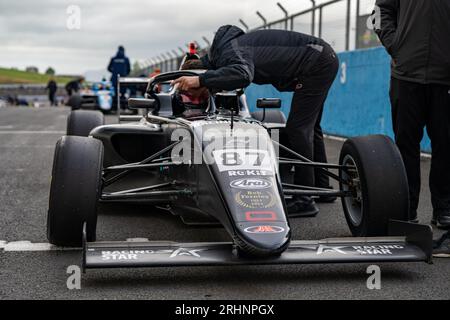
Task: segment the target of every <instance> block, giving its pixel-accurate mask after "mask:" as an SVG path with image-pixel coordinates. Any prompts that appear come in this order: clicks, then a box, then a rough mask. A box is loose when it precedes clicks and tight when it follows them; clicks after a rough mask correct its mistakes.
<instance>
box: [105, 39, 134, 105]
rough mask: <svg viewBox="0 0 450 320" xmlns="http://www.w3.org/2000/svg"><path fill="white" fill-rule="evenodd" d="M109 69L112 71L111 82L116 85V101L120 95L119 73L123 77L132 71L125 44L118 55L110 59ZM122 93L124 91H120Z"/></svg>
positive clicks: (119, 49) (118, 50)
mask: <svg viewBox="0 0 450 320" xmlns="http://www.w3.org/2000/svg"><path fill="white" fill-rule="evenodd" d="M108 71H109V72H111V83H112V84H113V86H114V92H115V97H116V99H114V102H116V101H117V96H118V91H117V79H118V77H119V75H120V76H121V77H126V76H128V75H129V74H130V71H131V67H130V60H129V59H128V57H127V56H125V48H124V47H123V46H119V48H118V49H117V53H116V55H115V56H114V57H112V58H111V60H110V61H109V65H108ZM121 91H122V90H121ZM120 94H123V92H120Z"/></svg>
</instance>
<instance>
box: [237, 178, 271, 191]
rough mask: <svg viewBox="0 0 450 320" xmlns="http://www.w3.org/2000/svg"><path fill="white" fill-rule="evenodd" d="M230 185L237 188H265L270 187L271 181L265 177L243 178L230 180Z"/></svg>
mask: <svg viewBox="0 0 450 320" xmlns="http://www.w3.org/2000/svg"><path fill="white" fill-rule="evenodd" d="M230 186H231V187H232V188H238V189H251V190H254V189H267V188H270V187H272V182H270V181H269V180H266V179H258V178H244V179H237V180H233V181H231V183H230Z"/></svg>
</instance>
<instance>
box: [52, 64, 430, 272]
mask: <svg viewBox="0 0 450 320" xmlns="http://www.w3.org/2000/svg"><path fill="white" fill-rule="evenodd" d="M200 72H202V71H194V70H192V71H175V72H170V73H165V74H160V75H158V76H156V77H154V78H151V79H149V80H146V81H147V82H148V86H147V91H146V98H143V99H137V98H136V99H130V100H129V102H128V105H129V107H130V108H134V109H142V110H144V111H145V112H144V115H143V116H137V115H134V116H121V117H120V123H119V124H112V125H103V115H102V114H99V113H98V112H95V111H83V110H79V111H73V112H72V114H71V115H70V117H69V120H68V121H69V124H68V130H67V136H63V137H62V138H60V140H59V141H58V143H57V145H56V150H55V157H54V164H53V173H52V182H51V191H50V201H49V202H50V203H49V210H48V239H49V241H50V242H51V243H52V244H54V245H58V246H64V247H83V267H84V268H87V269H88V268H118V267H151V266H199V265H209V266H213V265H237V264H295V263H298V264H302V263H346V262H394V261H398V262H410V261H425V262H431V255H432V231H431V227H429V226H425V225H419V224H414V223H408V222H405V221H406V220H407V219H408V187H407V181H406V174H405V169H404V165H403V162H402V160H401V156H400V154H399V151H398V150H397V148H396V146H395V145H394V143H393V142H392V141H391V140H390V139H389V138H388V137H385V136H381V135H375V136H366V137H357V138H351V139H349V140H347V141H346V142H345V143H344V145H343V148H342V151H341V155H340V162H339V164H325V163H316V162H312V161H310V160H309V159H307V158H305V157H303V156H302V155H300V154H298V153H296V152H294V151H293V150H291V149H290V148H289V147H288V146H287V145H286V144H285V142H283V135H284V133H283V129H284V126H285V125H284V122H285V118H284V116H283V115H282V113H281V112H280V111H279V110H277V109H275V108H279V107H280V104H281V102H280V100H278V99H258V102H257V106H258V107H259V108H261V109H262V110H261V111H258V112H256V113H253V114H251V113H250V112H249V110H248V107H247V102H246V98H245V94H244V93H243V91H242V90H236V91H233V92H219V93H214V94H213V93H210V92H209V93H208V92H207V94H206V97H203V98H202V99H203V100H202V99H200V98H199V97H194V98H192V97H189V96H186V95H185V94H184V93H181V92H179V91H178V90H177V88H172V89H171V90H169V91H168V92H164V93H160V92H159V91H160V90H158V89H157V88H158V87H159V86H160V85H161V84H170V81H172V80H174V79H177V78H179V77H181V76H186V75H197V74H199V73H200ZM140 81H142V79H141V80H140ZM278 137H279V138H278ZM286 166H287V167H289V168H290V167H293V166H309V167H314V168H321V169H320V170H323V171H324V173H326V174H327V175H329V176H330V177H331V178H333V179H335V180H337V181H338V182H339V185H340V188H339V189H338V190H329V189H320V188H313V187H306V186H300V185H294V184H292V182H291V176H290V175H291V174H292V173H291V170H281V169H280V168H282V167H286ZM281 171H283V172H286V173H285V174H281V173H280V172H281ZM336 172H337V173H336ZM298 195H308V196H337V197H340V198H342V204H343V211H344V214H345V217H346V220H347V222H348V225H349V227H350V230H351V232H352V234H353V235H354V237H353V238H338V239H325V240H311V241H294V240H292V239H291V227H290V223H289V217H288V215H287V211H286V199H288V198H289V197H291V196H298ZM99 202H101V203H103V202H110V203H117V202H138V203H145V204H149V205H151V206H155V207H158V208H164V209H165V210H167V211H169V212H170V213H172V214H174V215H177V216H179V217H180V218H181V219H182V221H183V222H184V223H186V224H189V225H203V226H208V225H213V226H217V225H218V224H220V225H222V226H223V227H224V228H225V230H226V231H227V233H228V234H229V236H230V242H227V243H222V242H221V243H175V242H152V241H143V242H95V240H96V226H97V205H98V203H99ZM150 232H151V230H149V233H150Z"/></svg>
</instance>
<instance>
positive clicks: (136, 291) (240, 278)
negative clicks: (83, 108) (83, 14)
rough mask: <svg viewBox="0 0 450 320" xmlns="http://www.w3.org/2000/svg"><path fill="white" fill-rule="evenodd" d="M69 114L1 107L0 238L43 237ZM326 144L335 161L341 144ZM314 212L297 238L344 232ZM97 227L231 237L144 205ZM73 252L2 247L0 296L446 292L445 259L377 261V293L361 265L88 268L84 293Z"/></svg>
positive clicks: (119, 236)
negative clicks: (73, 277)
mask: <svg viewBox="0 0 450 320" xmlns="http://www.w3.org/2000/svg"><path fill="white" fill-rule="evenodd" d="M68 112H69V111H68V110H67V109H66V108H54V109H50V108H40V109H34V108H2V109H0V241H1V240H4V241H8V242H11V241H18V240H30V241H32V242H46V241H47V240H46V234H45V225H46V213H47V202H48V193H49V185H50V174H51V165H52V161H53V150H54V145H55V142H56V141H57V139H58V137H59V136H61V135H62V132H64V130H65V121H66V116H67V114H68ZM108 121H109V122H113V121H115V119H114V118H113V117H110V118H108ZM326 143H327V149H328V154H329V157H330V161H336V160H337V159H336V158H337V156H338V153H339V149H340V146H341V144H342V143H341V142H339V141H334V140H327V141H326ZM429 164H430V161H429V160H426V159H424V160H423V162H422V168H423V192H422V197H421V204H420V219H421V221H423V222H428V221H429V220H430V218H431V204H430V194H429V191H428V188H427V187H426V185H427V175H428V169H429ZM320 209H321V212H320V214H319V216H318V217H317V218H312V219H296V220H294V221H293V222H292V227H293V233H294V239H321V238H329V237H340V236H349V235H350V233H349V230H348V228H347V226H346V223H345V219H344V216H343V213H342V209H341V205H340V203H339V202H336V203H334V204H324V205H320ZM97 233H98V240H125V239H126V238H136V237H144V238H149V239H151V240H172V241H190V242H191V241H228V240H229V239H228V237H227V235H226V233H225V232H224V231H223V230H222V229H220V228H213V229H203V228H202V229H192V228H189V227H187V226H185V225H183V224H182V223H181V221H179V220H178V219H177V218H176V217H173V216H171V215H169V214H167V213H163V212H158V211H156V210H153V209H151V208H148V207H143V206H131V207H130V206H111V205H108V206H106V205H104V206H102V207H101V209H100V217H99V223H98V232H97ZM80 259H81V255H80V252H79V251H47V252H4V251H0V299H238V300H240V299H335V298H338V299H395V300H398V299H450V259H435V261H434V264H433V265H428V264H425V263H399V264H393V263H388V264H381V265H380V267H381V272H382V273H381V276H382V278H381V279H382V288H381V290H369V289H367V287H366V280H367V277H368V275H367V274H366V268H367V267H368V265H367V264H348V265H297V266H292V265H291V266H262V267H261V266H234V267H193V268H187V267H184V268H154V269H124V270H91V271H88V273H87V274H85V275H83V278H82V289H81V290H68V289H67V287H66V280H67V276H68V274H66V269H67V267H68V266H69V265H79V264H80Z"/></svg>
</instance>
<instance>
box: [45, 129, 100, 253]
mask: <svg viewBox="0 0 450 320" xmlns="http://www.w3.org/2000/svg"><path fill="white" fill-rule="evenodd" d="M102 163H103V144H102V143H101V142H100V141H99V140H97V139H93V138H85V137H67V136H64V137H61V138H60V139H59V140H58V142H57V144H56V149H55V156H54V160H53V170H52V182H51V186H50V200H49V209H48V217H47V237H48V240H49V242H50V243H51V244H54V245H58V246H63V247H80V246H81V244H82V231H83V224H84V223H85V222H86V225H87V230H86V231H87V240H88V241H95V233H96V227H97V203H98V199H99V197H100V193H101V177H102Z"/></svg>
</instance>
